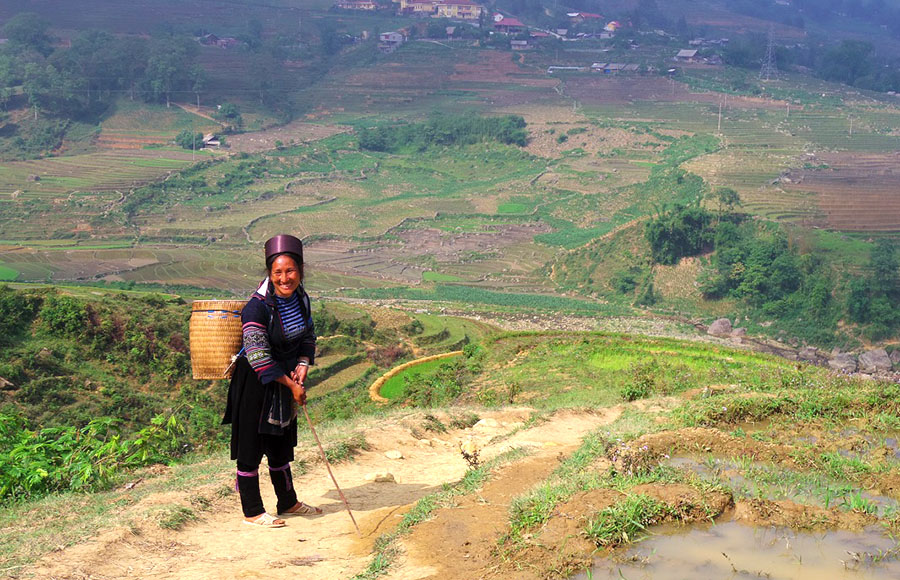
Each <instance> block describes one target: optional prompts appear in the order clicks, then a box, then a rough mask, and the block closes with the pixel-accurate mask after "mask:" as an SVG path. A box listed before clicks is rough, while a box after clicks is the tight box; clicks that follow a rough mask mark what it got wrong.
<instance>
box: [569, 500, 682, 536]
mask: <svg viewBox="0 0 900 580" xmlns="http://www.w3.org/2000/svg"><path fill="white" fill-rule="evenodd" d="M669 513H670V512H669V509H668V507H667V506H666V505H665V504H663V503H661V502H659V501H657V500H655V499H653V498H651V497H648V496H646V495H640V494H637V495H629V496H628V497H627V498H625V500H624V501H621V502H619V503H617V504H615V505H613V506H610V507H608V508H604V509H602V510H600V512H599V513H597V515H596V517H594V518H591V520H590V521H588V523H587V527H586V530H585V533H586V535H587V537H588V538H589V539H590V540H591V541H593V542H595V543H596V544H597V545H598V546H602V547H604V548H614V547H616V546H618V545H621V544H627V543H631V542H634V541H636V540H637V539H639V538H640V536H641V534H643V533H645V532H646V530H647V527H648V526H650V525H652V524H654V523H658V522H659V521H660V520H662V519H663V518H664V517H665V516H666V515H668V514H669Z"/></svg>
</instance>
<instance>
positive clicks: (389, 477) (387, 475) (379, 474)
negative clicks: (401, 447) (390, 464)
mask: <svg viewBox="0 0 900 580" xmlns="http://www.w3.org/2000/svg"><path fill="white" fill-rule="evenodd" d="M366 481H374V482H376V483H396V482H397V480H396V479H394V474H393V473H391V472H389V471H376V472H374V473H369V474H367V475H366Z"/></svg>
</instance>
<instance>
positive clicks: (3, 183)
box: [0, 149, 211, 199]
mask: <svg viewBox="0 0 900 580" xmlns="http://www.w3.org/2000/svg"><path fill="white" fill-rule="evenodd" d="M209 155H211V154H209V153H205V152H202V151H201V152H197V153H196V154H194V155H192V153H191V151H185V150H184V149H159V150H157V149H139V150H128V151H121V150H110V151H99V152H96V153H88V154H85V155H75V156H71V157H48V158H46V159H33V160H29V161H9V162H6V163H2V164H0V196H8V198H9V199H13V198H14V197H15V198H17V199H28V198H33V197H38V198H40V197H58V196H60V195H64V194H68V193H69V192H72V191H117V190H118V191H127V190H129V189H131V188H134V187H138V186H140V185H143V184H145V183H149V182H151V181H153V180H155V179H159V178H160V177H162V176H164V175H166V174H167V173H170V172H172V171H175V170H178V169H181V168H183V167H186V166H188V165H190V164H191V163H192V157H193V158H194V159H203V158H206V157H208V156H209ZM29 176H36V177H37V178H38V179H37V180H35V179H34V178H33V177H29ZM16 192H18V193H16ZM14 194H15V195H14ZM0 199H2V197H0Z"/></svg>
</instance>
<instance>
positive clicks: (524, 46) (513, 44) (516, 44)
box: [509, 40, 534, 50]
mask: <svg viewBox="0 0 900 580" xmlns="http://www.w3.org/2000/svg"><path fill="white" fill-rule="evenodd" d="M509 47H510V48H511V49H513V50H531V49H532V48H534V47H533V46H531V44H529V43H528V41H527V40H510V41H509Z"/></svg>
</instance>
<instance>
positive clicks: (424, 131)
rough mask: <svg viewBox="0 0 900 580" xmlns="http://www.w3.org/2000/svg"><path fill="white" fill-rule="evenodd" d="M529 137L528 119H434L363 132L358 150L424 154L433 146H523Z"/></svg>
mask: <svg viewBox="0 0 900 580" xmlns="http://www.w3.org/2000/svg"><path fill="white" fill-rule="evenodd" d="M527 138H528V133H527V131H525V119H523V118H522V117H520V116H518V115H504V116H502V117H481V116H478V115H442V114H434V115H431V116H430V117H429V118H428V120H427V121H426V122H424V123H407V124H403V125H391V126H379V127H373V128H363V129H360V131H359V146H360V148H361V149H369V150H370V151H390V152H397V151H401V150H404V149H413V150H423V149H426V148H427V147H431V146H434V145H437V146H446V145H471V144H474V143H479V142H481V141H496V142H498V143H504V144H507V145H519V146H520V147H521V146H524V145H525V144H526V142H527Z"/></svg>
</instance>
